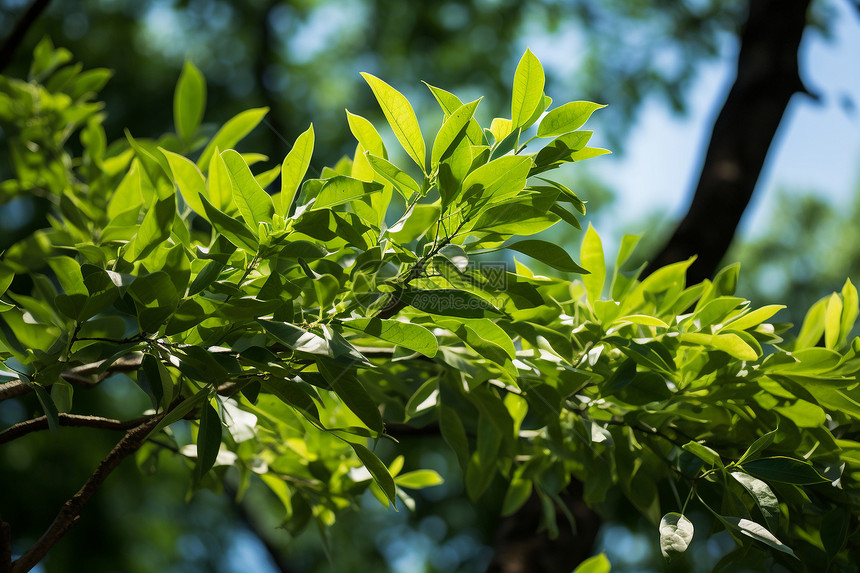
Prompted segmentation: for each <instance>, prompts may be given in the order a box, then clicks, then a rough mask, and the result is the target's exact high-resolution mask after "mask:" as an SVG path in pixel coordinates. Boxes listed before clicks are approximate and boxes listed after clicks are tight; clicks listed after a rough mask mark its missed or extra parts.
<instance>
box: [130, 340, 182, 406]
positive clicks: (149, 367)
mask: <svg viewBox="0 0 860 573" xmlns="http://www.w3.org/2000/svg"><path fill="white" fill-rule="evenodd" d="M141 368H142V370H141V372H142V373H143V374H144V377H145V378H146V380H147V382H149V387H150V389H151V390H152V393H153V395H154V396H155V398H156V401H157V403H158V405H159V406H161V408H162V409H164V410H166V409H167V408H168V407H169V406H170V404H171V403H172V402H173V379H172V378H171V376H170V373H169V372H168V371H167V368H165V366H164V364H162V363H161V360H159V359H158V358H157V357H156V356H153V355H152V354H144V355H143V360H142V361H141ZM138 377H140V373H138Z"/></svg>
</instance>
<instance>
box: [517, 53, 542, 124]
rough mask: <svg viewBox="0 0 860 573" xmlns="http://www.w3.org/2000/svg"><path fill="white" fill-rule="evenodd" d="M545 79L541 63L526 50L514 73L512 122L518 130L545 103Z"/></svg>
mask: <svg viewBox="0 0 860 573" xmlns="http://www.w3.org/2000/svg"><path fill="white" fill-rule="evenodd" d="M544 82H545V77H544V73H543V66H541V64H540V61H539V60H538V59H537V58H536V57H535V55H534V54H532V53H531V50H529V49H528V48H526V51H525V53H524V54H523V57H522V58H520V62H519V64H517V71H516V72H515V73H514V89H513V95H512V96H511V121H513V129H516V128H518V127H520V126H522V125H525V123H526V122H527V121H528V120H529V119H530V118H531V117H532V114H533V113H534V111H535V108H537V107H538V105H540V104H541V103H542V102H543V87H544Z"/></svg>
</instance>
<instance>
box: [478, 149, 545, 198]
mask: <svg viewBox="0 0 860 573" xmlns="http://www.w3.org/2000/svg"><path fill="white" fill-rule="evenodd" d="M531 166H532V160H531V157H528V156H526V157H519V156H516V155H506V156H504V157H499V158H498V159H495V160H493V161H490V162H489V163H487V164H486V165H482V166H480V167H478V168H477V169H475V170H474V171H472V172H471V173H469V175H467V176H466V180H465V181H463V198H464V200H469V201H475V202H477V200H479V199H483V200H484V201H493V202H498V201H502V200H504V199H508V198H510V197H514V196H516V195H517V194H518V193H519V192H520V191H522V190H523V188H524V187H525V186H526V179H528V176H529V170H530V169H531ZM473 196H474V198H472V197H473Z"/></svg>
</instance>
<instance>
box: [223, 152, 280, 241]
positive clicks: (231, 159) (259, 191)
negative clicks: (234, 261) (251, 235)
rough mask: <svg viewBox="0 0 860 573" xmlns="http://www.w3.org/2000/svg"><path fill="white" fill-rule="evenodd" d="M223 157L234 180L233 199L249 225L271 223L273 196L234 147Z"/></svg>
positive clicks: (273, 207) (253, 227)
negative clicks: (263, 186)
mask: <svg viewBox="0 0 860 573" xmlns="http://www.w3.org/2000/svg"><path fill="white" fill-rule="evenodd" d="M221 159H223V160H224V164H225V165H226V166H227V171H228V172H229V173H230V179H231V180H232V181H233V201H235V202H236V206H237V207H239V213H240V214H241V215H242V218H243V219H245V222H246V223H247V224H248V227H249V228H250V229H256V228H257V226H258V225H259V224H260V223H271V222H272V217H273V216H274V215H275V206H274V204H273V203H272V198H271V197H270V196H269V194H268V193H266V192H265V191H263V188H262V187H260V184H259V183H257V180H256V179H255V178H254V175H253V174H252V173H251V169H250V168H249V167H248V164H247V163H245V160H244V159H243V158H242V156H241V155H239V154H238V153H237V152H236V151H234V150H233V149H228V150H227V151H223V152H222V153H221ZM237 246H238V245H237Z"/></svg>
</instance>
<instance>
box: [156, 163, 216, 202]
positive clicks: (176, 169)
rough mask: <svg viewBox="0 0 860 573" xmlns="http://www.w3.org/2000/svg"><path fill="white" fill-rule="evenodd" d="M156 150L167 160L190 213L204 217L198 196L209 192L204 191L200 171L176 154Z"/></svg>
mask: <svg viewBox="0 0 860 573" xmlns="http://www.w3.org/2000/svg"><path fill="white" fill-rule="evenodd" d="M158 150H159V151H161V153H163V154H164V156H165V157H166V158H167V163H169V164H170V170H171V171H172V172H173V181H174V183H176V186H177V187H178V188H179V194H180V195H182V198H183V199H184V200H185V203H186V204H187V205H188V206H189V207H191V210H192V211H194V212H195V213H197V214H198V215H201V216H203V217H205V216H206V211H205V210H204V209H203V202H202V201H200V195H204V196H208V195H209V191H208V190H207V189H206V180H205V179H204V178H203V174H202V173H200V169H198V168H197V166H196V165H195V164H194V163H193V162H192V161H191V160H189V159H186V158H185V157H184V156H182V155H179V154H178V153H173V152H172V151H168V150H166V149H163V148H161V147H159V148H158Z"/></svg>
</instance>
